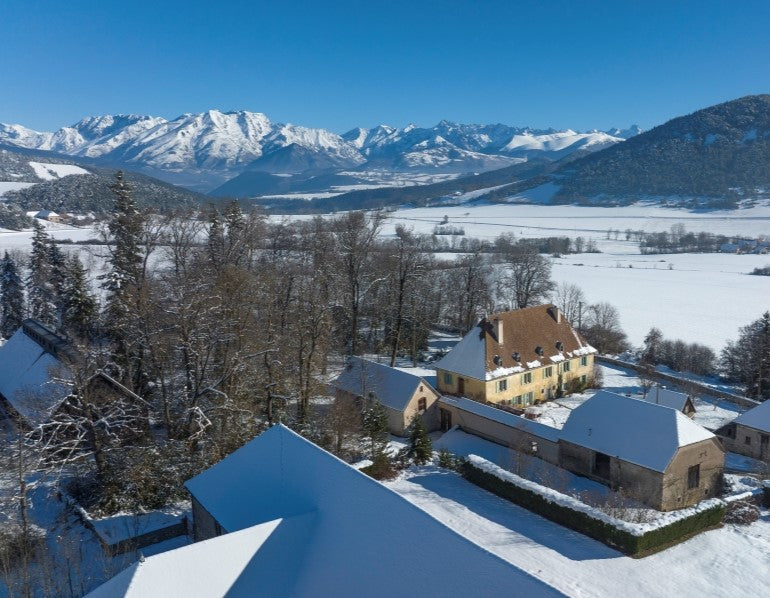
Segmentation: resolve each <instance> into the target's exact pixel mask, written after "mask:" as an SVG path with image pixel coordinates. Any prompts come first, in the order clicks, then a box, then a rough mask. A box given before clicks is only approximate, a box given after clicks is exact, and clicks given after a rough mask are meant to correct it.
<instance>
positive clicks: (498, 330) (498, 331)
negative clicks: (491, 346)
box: [494, 318, 503, 345]
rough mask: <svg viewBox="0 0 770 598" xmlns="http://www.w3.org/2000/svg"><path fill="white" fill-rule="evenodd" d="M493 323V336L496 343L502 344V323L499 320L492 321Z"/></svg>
mask: <svg viewBox="0 0 770 598" xmlns="http://www.w3.org/2000/svg"><path fill="white" fill-rule="evenodd" d="M494 323H495V336H496V337H497V343H498V344H500V345H502V344H503V321H502V320H501V319H500V318H495V319H494Z"/></svg>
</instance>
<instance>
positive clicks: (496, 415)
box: [439, 396, 560, 442]
mask: <svg viewBox="0 0 770 598" xmlns="http://www.w3.org/2000/svg"><path fill="white" fill-rule="evenodd" d="M439 404H440V405H448V406H451V407H456V408H458V409H462V410H463V411H467V412H469V413H473V414H474V415H478V416H480V417H483V418H485V419H489V420H492V421H495V422H498V423H500V424H503V425H505V426H509V427H511V428H516V429H517V430H523V431H525V432H529V433H530V434H532V435H533V436H539V437H540V438H545V439H546V440H551V441H553V442H557V441H558V440H559V432H560V430H559V429H558V428H552V427H551V426H546V425H545V424H541V423H539V422H535V421H532V420H529V419H527V418H525V417H521V416H520V415H516V414H515V413H509V412H507V411H503V410H502V409H498V408H497V407H491V406H489V405H485V404H483V403H479V402H478V401H472V400H471V399H466V398H465V397H448V396H443V397H441V398H440V399H439Z"/></svg>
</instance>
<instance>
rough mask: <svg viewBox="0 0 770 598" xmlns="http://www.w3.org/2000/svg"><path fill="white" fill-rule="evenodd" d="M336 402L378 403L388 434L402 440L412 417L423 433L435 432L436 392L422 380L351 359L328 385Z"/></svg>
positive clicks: (368, 360)
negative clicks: (417, 417)
mask: <svg viewBox="0 0 770 598" xmlns="http://www.w3.org/2000/svg"><path fill="white" fill-rule="evenodd" d="M332 386H333V388H334V392H335V395H336V396H337V400H340V401H351V402H355V401H358V402H361V401H372V400H375V399H376V400H378V401H379V402H380V403H381V404H382V406H383V407H384V408H385V412H386V413H387V414H388V427H389V429H390V432H391V433H392V434H395V435H397V436H405V435H406V434H407V428H408V427H409V424H410V423H411V422H412V419H413V418H414V417H415V415H418V414H419V415H420V416H421V417H422V419H423V423H424V424H425V427H426V428H427V430H428V431H429V432H430V431H433V430H437V429H438V427H439V419H438V418H439V415H438V407H437V406H436V401H437V400H438V398H439V394H438V392H436V390H435V389H434V388H433V387H432V386H431V385H430V384H429V383H428V381H427V380H425V378H423V377H422V376H418V375H415V374H412V373H410V372H405V371H403V370H400V369H398V368H392V367H390V366H387V365H385V364H383V363H377V362H376V361H372V360H370V359H364V358H362V357H351V358H350V360H349V361H348V363H347V364H346V365H345V369H344V370H342V373H341V374H340V375H339V376H338V377H337V379H336V380H335V381H334V382H333V383H332Z"/></svg>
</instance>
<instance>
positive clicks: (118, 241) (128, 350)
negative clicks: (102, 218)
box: [102, 171, 144, 390]
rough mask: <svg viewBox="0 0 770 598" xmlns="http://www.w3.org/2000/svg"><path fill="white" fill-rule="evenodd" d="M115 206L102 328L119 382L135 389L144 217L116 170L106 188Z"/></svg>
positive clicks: (138, 366) (138, 371) (138, 370)
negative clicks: (105, 334) (111, 182)
mask: <svg viewBox="0 0 770 598" xmlns="http://www.w3.org/2000/svg"><path fill="white" fill-rule="evenodd" d="M110 190H111V191H112V192H113V194H114V195H115V207H114V213H113V217H112V220H110V222H109V225H108V228H109V232H110V235H111V239H112V243H113V245H112V246H111V255H110V271H109V272H108V273H107V274H106V275H105V276H104V277H103V278H104V283H103V285H102V286H103V288H104V290H105V291H106V294H107V298H106V302H107V303H106V307H105V328H106V332H107V335H108V337H109V338H110V340H111V341H112V344H113V360H114V362H115V365H116V366H117V367H118V369H119V372H118V373H117V375H118V376H119V377H120V378H121V381H122V382H123V383H124V384H126V385H128V386H129V387H133V388H134V389H135V390H139V386H140V380H141V379H142V375H143V373H142V367H141V360H142V355H141V353H142V352H141V347H140V345H139V343H137V339H136V332H137V330H139V329H140V327H139V326H138V325H137V323H138V320H139V317H140V312H141V304H140V301H141V292H142V289H141V285H142V263H143V261H142V249H141V239H142V231H143V229H144V218H143V217H142V215H141V214H140V213H139V210H138V209H137V207H136V204H135V203H134V199H133V196H132V193H131V187H130V186H129V184H128V183H127V182H126V181H125V179H124V178H123V173H122V172H121V171H118V172H117V173H116V175H115V183H114V184H113V185H111V186H110Z"/></svg>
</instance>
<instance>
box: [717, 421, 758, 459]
mask: <svg viewBox="0 0 770 598" xmlns="http://www.w3.org/2000/svg"><path fill="white" fill-rule="evenodd" d="M717 433H718V434H720V437H721V438H722V442H723V443H724V445H725V450H727V451H730V452H731V453H738V454H739V455H745V456H747V457H751V458H752V459H759V460H761V461H765V462H767V463H770V433H768V432H763V431H762V430H757V429H756V428H750V427H749V426H744V425H741V424H736V423H731V424H728V425H727V426H725V427H724V428H722V429H721V430H719V431H718V432H717Z"/></svg>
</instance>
